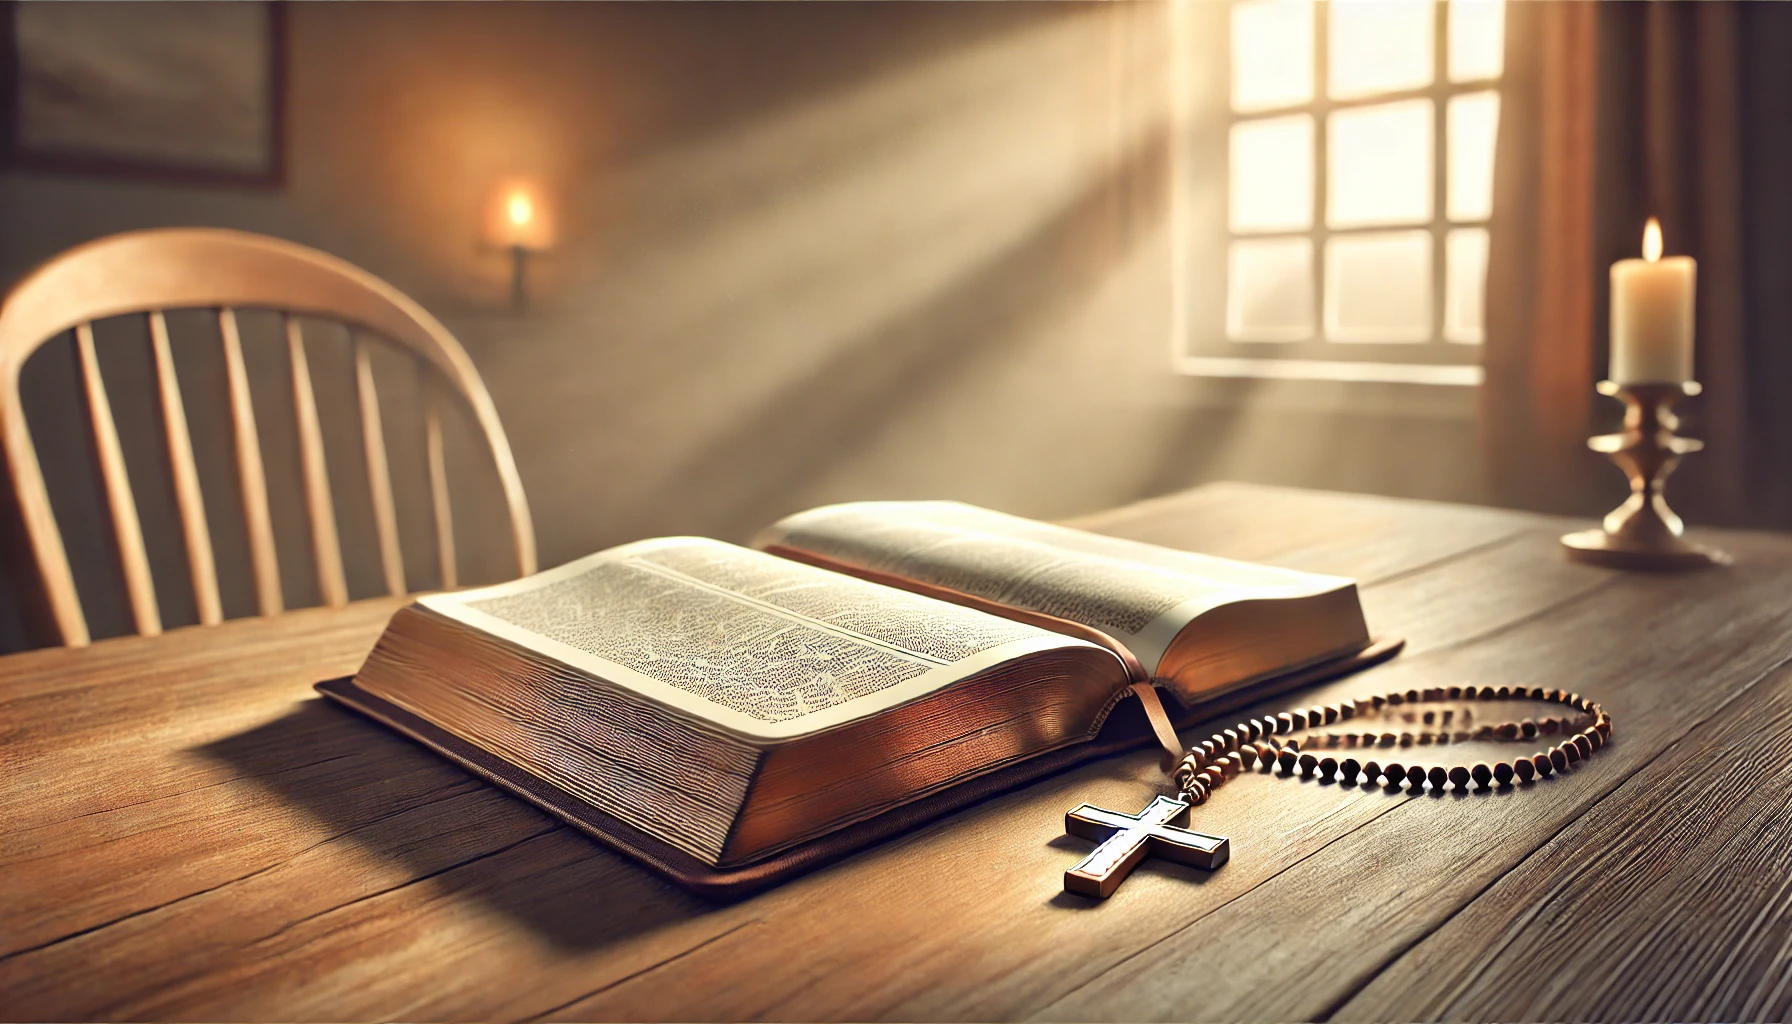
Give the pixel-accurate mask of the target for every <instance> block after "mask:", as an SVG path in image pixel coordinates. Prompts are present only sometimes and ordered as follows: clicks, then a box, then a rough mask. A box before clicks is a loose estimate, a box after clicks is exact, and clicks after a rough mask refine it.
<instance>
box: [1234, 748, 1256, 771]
mask: <svg viewBox="0 0 1792 1024" xmlns="http://www.w3.org/2000/svg"><path fill="white" fill-rule="evenodd" d="M1238 763H1239V765H1240V766H1241V767H1243V768H1244V770H1245V771H1247V772H1248V771H1250V770H1251V769H1252V768H1255V767H1256V766H1257V748H1256V747H1239V748H1238Z"/></svg>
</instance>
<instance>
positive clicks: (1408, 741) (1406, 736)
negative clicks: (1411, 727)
mask: <svg viewBox="0 0 1792 1024" xmlns="http://www.w3.org/2000/svg"><path fill="white" fill-rule="evenodd" d="M1412 741H1413V736H1412V733H1410V732H1403V733H1401V734H1400V745H1401V746H1403V747H1410V746H1412Z"/></svg>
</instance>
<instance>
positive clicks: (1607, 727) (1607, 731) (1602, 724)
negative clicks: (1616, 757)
mask: <svg viewBox="0 0 1792 1024" xmlns="http://www.w3.org/2000/svg"><path fill="white" fill-rule="evenodd" d="M1593 728H1595V729H1598V730H1599V735H1601V736H1603V737H1605V739H1606V741H1607V742H1610V741H1611V738H1612V720H1611V719H1610V718H1609V717H1601V718H1600V719H1599V720H1598V721H1597V722H1594V723H1593Z"/></svg>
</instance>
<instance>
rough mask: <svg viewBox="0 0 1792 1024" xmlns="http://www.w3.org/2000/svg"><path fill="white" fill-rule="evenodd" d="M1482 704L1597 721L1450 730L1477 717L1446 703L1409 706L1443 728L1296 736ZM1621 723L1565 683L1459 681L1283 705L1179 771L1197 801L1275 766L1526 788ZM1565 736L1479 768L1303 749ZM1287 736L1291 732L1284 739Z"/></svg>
mask: <svg viewBox="0 0 1792 1024" xmlns="http://www.w3.org/2000/svg"><path fill="white" fill-rule="evenodd" d="M1445 700H1450V701H1478V700H1539V701H1547V702H1550V703H1554V704H1561V705H1565V706H1566V707H1568V708H1570V709H1572V710H1573V711H1575V712H1578V713H1580V714H1581V715H1584V716H1588V717H1590V718H1591V720H1592V721H1591V724H1589V725H1586V726H1583V727H1580V728H1578V729H1576V728H1575V724H1576V723H1575V722H1574V720H1573V719H1570V718H1558V717H1544V718H1543V719H1542V720H1541V721H1539V720H1536V719H1532V718H1524V719H1520V720H1519V721H1515V722H1497V723H1482V724H1480V725H1478V726H1476V727H1475V728H1474V729H1473V730H1472V731H1471V730H1469V729H1465V728H1457V729H1449V728H1447V727H1448V726H1450V725H1452V724H1459V725H1462V726H1467V725H1470V724H1472V723H1473V721H1474V715H1473V712H1472V711H1471V710H1470V709H1467V708H1463V709H1460V722H1457V717H1458V709H1454V708H1452V709H1446V710H1444V711H1443V712H1442V713H1438V712H1435V711H1425V712H1423V713H1422V714H1414V713H1413V712H1410V711H1406V712H1403V713H1402V716H1403V718H1404V720H1405V721H1406V722H1409V723H1413V724H1422V725H1425V726H1438V727H1439V728H1436V729H1421V730H1419V731H1417V732H1411V731H1408V732H1399V733H1396V732H1392V731H1384V732H1380V733H1376V732H1367V731H1361V732H1358V731H1352V732H1323V733H1317V734H1314V735H1310V736H1307V737H1306V738H1305V739H1304V741H1303V740H1297V739H1295V738H1293V737H1292V736H1287V734H1288V733H1292V732H1295V731H1298V730H1306V729H1316V728H1321V727H1323V726H1327V725H1333V724H1336V723H1339V722H1345V721H1349V720H1351V719H1354V718H1356V717H1357V716H1358V715H1359V714H1360V713H1361V711H1362V709H1363V708H1364V707H1365V706H1367V707H1368V708H1371V709H1373V710H1374V711H1377V712H1379V711H1383V710H1385V709H1387V708H1390V707H1404V706H1406V705H1411V704H1421V703H1426V702H1438V701H1445ZM1611 732H1612V720H1611V716H1610V715H1608V714H1606V712H1605V710H1604V709H1603V708H1601V707H1600V706H1599V705H1598V704H1597V703H1595V702H1593V701H1590V700H1586V699H1585V698H1583V697H1581V696H1580V695H1579V694H1577V693H1568V692H1565V691H1562V690H1559V689H1550V690H1546V689H1544V688H1543V687H1540V686H1538V687H1523V686H1517V687H1514V686H1497V687H1496V686H1450V687H1442V686H1435V687H1429V688H1427V689H1424V690H1418V689H1410V690H1404V691H1393V692H1390V693H1386V694H1377V695H1374V696H1371V697H1367V698H1361V699H1357V700H1346V701H1340V702H1338V703H1336V704H1325V705H1315V706H1313V707H1311V708H1303V709H1300V710H1296V711H1283V712H1281V713H1279V714H1276V715H1273V716H1270V715H1265V716H1262V717H1259V718H1253V719H1250V720H1248V721H1244V722H1240V723H1238V724H1237V725H1234V726H1232V727H1230V728H1225V729H1221V730H1220V731H1218V732H1216V733H1214V734H1213V735H1212V736H1210V737H1208V738H1207V739H1206V740H1203V741H1202V742H1200V743H1199V744H1195V745H1193V746H1191V747H1189V749H1188V752H1187V753H1185V754H1184V755H1183V757H1182V759H1181V760H1179V761H1178V762H1177V764H1176V767H1175V768H1174V769H1173V773H1172V774H1173V777H1174V778H1175V781H1176V788H1177V789H1178V790H1179V791H1180V793H1181V794H1182V796H1183V798H1184V799H1186V800H1188V801H1189V802H1190V803H1191V804H1197V805H1198V804H1202V803H1205V802H1206V801H1207V799H1208V797H1210V796H1211V795H1212V794H1213V791H1214V790H1216V789H1218V788H1219V787H1220V786H1222V785H1224V784H1225V783H1226V782H1227V781H1228V780H1230V779H1232V778H1234V777H1236V776H1238V775H1239V774H1241V773H1243V772H1247V771H1264V772H1270V771H1274V770H1275V769H1276V768H1278V767H1279V768H1280V769H1281V771H1282V773H1283V774H1284V775H1293V774H1295V773H1297V772H1298V773H1299V774H1300V775H1302V776H1307V777H1311V776H1313V775H1315V774H1317V775H1318V776H1319V777H1320V778H1322V779H1325V780H1328V781H1329V780H1331V779H1333V778H1337V779H1338V780H1339V781H1342V782H1355V781H1357V780H1358V779H1360V780H1361V782H1362V784H1363V785H1372V784H1374V783H1376V782H1377V781H1381V782H1383V783H1384V784H1385V785H1387V786H1388V787H1390V788H1394V787H1398V786H1400V785H1402V784H1408V785H1410V786H1411V787H1412V788H1413V789H1418V788H1420V787H1423V786H1424V785H1425V784H1426V783H1427V782H1429V783H1430V785H1431V788H1432V790H1434V791H1438V792H1441V791H1442V790H1443V789H1444V787H1445V786H1446V785H1453V786H1455V787H1456V789H1457V790H1458V791H1459V792H1461V791H1467V790H1468V789H1469V787H1470V784H1471V783H1472V784H1473V785H1474V786H1475V787H1476V788H1478V789H1482V790H1487V789H1492V788H1494V787H1495V786H1500V787H1504V786H1510V785H1514V784H1518V785H1524V784H1526V783H1529V782H1531V781H1532V780H1533V779H1536V778H1539V777H1546V776H1549V775H1551V774H1553V773H1554V772H1565V771H1567V770H1568V769H1569V768H1570V767H1573V766H1575V765H1577V764H1579V763H1580V762H1581V761H1584V760H1587V759H1588V758H1590V757H1592V756H1593V752H1594V751H1596V750H1599V749H1600V748H1602V747H1603V746H1605V744H1606V742H1607V741H1609V740H1610V739H1611ZM1558 733H1560V734H1563V735H1564V736H1565V737H1566V738H1565V739H1563V740H1562V742H1560V743H1557V744H1554V745H1552V746H1550V747H1549V748H1548V749H1547V750H1544V751H1540V752H1538V753H1535V754H1533V755H1531V756H1529V757H1520V758H1516V759H1514V760H1513V761H1510V762H1508V761H1500V762H1498V763H1497V764H1493V765H1489V764H1487V763H1486V762H1484V761H1480V762H1476V763H1474V764H1472V765H1467V764H1456V765H1451V766H1449V767H1445V766H1442V765H1435V766H1432V767H1429V768H1427V767H1425V766H1423V765H1417V764H1415V765H1411V766H1407V765H1405V764H1403V763H1400V762H1390V763H1388V764H1386V765H1382V764H1380V763H1378V762H1376V761H1374V760H1369V761H1365V762H1358V761H1357V759H1356V758H1354V757H1346V758H1344V759H1343V760H1342V761H1340V760H1339V759H1338V758H1336V757H1333V756H1330V755H1325V756H1319V755H1316V754H1314V753H1312V752H1311V751H1309V750H1303V749H1302V743H1303V742H1304V743H1305V744H1306V745H1307V746H1309V747H1313V748H1316V749H1337V748H1339V747H1345V748H1353V747H1362V748H1373V747H1395V746H1398V747H1401V748H1410V747H1414V746H1444V745H1447V744H1450V743H1462V742H1466V741H1469V740H1499V741H1523V740H1533V739H1536V738H1537V737H1538V736H1553V735H1556V734H1558ZM1284 737H1286V738H1284Z"/></svg>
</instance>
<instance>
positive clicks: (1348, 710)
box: [1338, 700, 1356, 720]
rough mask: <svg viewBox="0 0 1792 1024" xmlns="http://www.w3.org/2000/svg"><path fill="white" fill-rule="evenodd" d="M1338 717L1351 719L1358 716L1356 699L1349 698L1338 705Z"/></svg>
mask: <svg viewBox="0 0 1792 1024" xmlns="http://www.w3.org/2000/svg"><path fill="white" fill-rule="evenodd" d="M1338 717H1339V718H1341V719H1345V720H1349V719H1352V718H1355V717H1356V701H1354V700H1347V701H1345V702H1343V703H1342V704H1339V705H1338Z"/></svg>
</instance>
